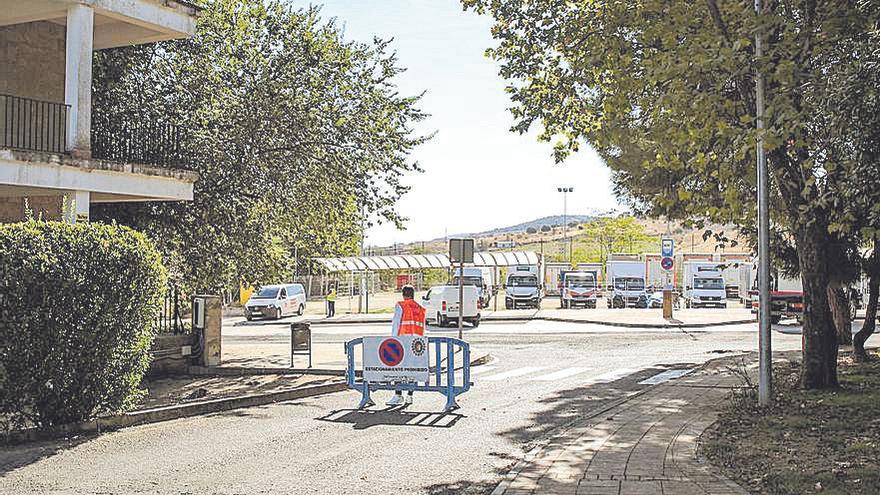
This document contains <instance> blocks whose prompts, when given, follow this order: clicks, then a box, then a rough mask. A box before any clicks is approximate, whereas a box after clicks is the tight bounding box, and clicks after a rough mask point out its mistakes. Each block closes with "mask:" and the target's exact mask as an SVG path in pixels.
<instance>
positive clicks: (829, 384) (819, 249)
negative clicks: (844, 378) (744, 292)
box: [797, 223, 838, 389]
mask: <svg viewBox="0 0 880 495" xmlns="http://www.w3.org/2000/svg"><path fill="white" fill-rule="evenodd" d="M827 243H828V235H827V233H826V232H825V231H824V228H823V226H821V225H817V224H816V223H811V224H808V225H805V226H803V227H801V228H800V229H798V232H797V252H798V258H799V262H800V268H801V280H802V281H803V286H804V326H803V341H802V349H803V360H804V365H803V368H802V369H801V386H802V387H803V388H806V389H821V388H834V387H837V385H838V384H837V329H836V327H835V326H834V318H833V317H832V315H831V309H830V308H829V305H828V281H829V277H828V271H829V266H828V258H827V256H826V254H827V253H826V249H825V246H826V245H827Z"/></svg>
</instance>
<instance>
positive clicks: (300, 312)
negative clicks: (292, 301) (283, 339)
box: [296, 304, 306, 316]
mask: <svg viewBox="0 0 880 495" xmlns="http://www.w3.org/2000/svg"><path fill="white" fill-rule="evenodd" d="M305 312H306V307H305V305H303V304H300V305H299V308H298V309H297V310H296V316H302V315H303V313H305Z"/></svg>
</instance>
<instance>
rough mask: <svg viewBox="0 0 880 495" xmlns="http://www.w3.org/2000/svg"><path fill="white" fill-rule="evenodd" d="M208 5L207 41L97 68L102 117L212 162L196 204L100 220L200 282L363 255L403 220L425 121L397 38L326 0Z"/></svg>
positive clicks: (191, 159) (257, 276) (195, 285)
mask: <svg viewBox="0 0 880 495" xmlns="http://www.w3.org/2000/svg"><path fill="white" fill-rule="evenodd" d="M204 3H205V5H206V6H207V9H206V11H205V12H204V13H203V14H202V16H201V18H200V19H199V24H198V32H197V34H196V35H195V36H194V37H193V38H191V39H186V40H179V41H174V42H165V43H159V44H155V45H150V46H139V47H132V48H120V49H116V50H109V51H102V52H99V53H98V54H97V55H96V60H95V78H94V85H95V92H94V94H95V101H94V106H95V109H94V111H95V114H96V122H101V123H103V125H106V126H107V127H108V128H109V129H111V130H112V129H120V128H124V127H125V126H126V125H127V123H130V122H136V121H144V120H147V121H150V122H159V123H163V124H173V125H174V126H176V127H177V128H179V129H181V130H184V132H183V135H182V140H183V142H182V147H183V152H182V153H181V155H182V156H181V159H180V162H179V163H177V164H174V166H175V167H178V168H185V169H189V170H193V171H195V172H198V174H199V180H198V182H196V185H195V191H194V200H193V201H192V202H185V203H184V202H181V203H149V204H136V205H107V206H104V207H101V208H96V209H95V210H96V211H95V213H94V216H95V217H96V218H97V219H104V220H117V221H119V222H120V223H124V224H127V225H131V226H134V227H136V228H138V229H141V230H143V231H145V232H147V233H148V234H149V235H150V236H151V237H152V238H153V239H154V240H155V241H156V242H157V244H158V246H159V248H160V249H161V250H162V252H163V253H164V255H165V258H166V262H167V264H168V265H169V267H170V268H171V270H172V273H176V274H178V276H179V277H182V278H183V281H184V282H185V284H186V285H187V286H188V287H189V288H190V289H199V290H209V289H213V290H216V289H218V288H221V287H228V286H237V284H238V280H239V278H243V279H245V280H246V281H248V282H256V283H266V282H271V281H273V280H279V279H289V278H290V276H291V275H292V271H293V267H294V266H295V265H299V266H304V265H305V264H307V263H308V260H309V259H310V258H311V257H313V256H317V255H319V254H321V255H341V254H354V253H356V251H357V247H358V245H359V244H360V240H361V236H362V229H363V228H364V227H367V226H370V225H371V222H370V220H369V219H372V218H376V219H379V221H388V222H394V223H398V224H400V223H401V222H402V221H403V220H404V219H403V218H402V217H401V216H400V215H399V214H398V212H397V211H396V209H395V205H396V202H397V200H398V198H399V197H400V196H401V195H402V194H404V193H406V191H407V189H408V188H407V187H406V186H404V185H403V184H402V183H401V182H400V178H401V177H402V175H403V174H405V173H410V172H416V171H419V167H418V165H417V164H416V163H415V162H413V161H412V160H411V158H410V152H411V151H412V150H413V148H415V147H416V146H418V145H419V144H421V143H422V142H424V140H425V139H426V138H425V137H424V136H420V135H417V134H415V133H414V131H413V129H412V125H413V124H414V123H415V122H418V121H420V120H422V119H423V118H424V117H425V115H424V114H423V113H422V112H420V111H419V110H418V109H417V108H416V104H417V102H418V97H406V96H401V95H400V94H399V93H398V90H397V88H396V86H395V83H394V78H395V76H396V75H397V74H399V73H400V72H401V70H402V69H401V68H399V67H398V65H397V60H396V57H395V55H394V54H393V53H389V49H388V42H387V41H382V40H378V39H375V40H373V41H372V42H371V43H360V42H353V41H347V40H345V39H344V38H343V36H342V32H341V29H340V28H339V27H338V26H336V24H335V22H334V21H333V20H330V21H322V20H321V19H320V17H319V10H318V9H317V8H314V7H310V8H308V9H305V10H295V9H293V8H292V7H290V6H288V5H286V4H285V3H284V2H282V1H280V0H267V1H265V2H249V1H244V0H215V1H211V2H204Z"/></svg>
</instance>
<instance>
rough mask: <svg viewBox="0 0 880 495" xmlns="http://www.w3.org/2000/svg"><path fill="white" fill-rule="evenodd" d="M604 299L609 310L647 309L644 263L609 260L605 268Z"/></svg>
mask: <svg viewBox="0 0 880 495" xmlns="http://www.w3.org/2000/svg"><path fill="white" fill-rule="evenodd" d="M605 281H606V283H608V290H607V292H606V298H607V302H608V307H609V308H647V307H648V293H647V292H646V290H645V262H643V261H632V260H611V261H609V262H608V265H607V268H606V275H605Z"/></svg>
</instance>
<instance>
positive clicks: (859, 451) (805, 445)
mask: <svg viewBox="0 0 880 495" xmlns="http://www.w3.org/2000/svg"><path fill="white" fill-rule="evenodd" d="M842 354H843V353H842ZM878 358H880V354H878V353H877V352H876V351H875V352H874V361H873V362H872V363H868V364H855V363H853V362H852V360H851V358H849V357H848V356H842V357H841V359H840V364H839V366H840V367H839V378H840V388H839V389H836V390H826V391H804V390H800V389H798V388H797V379H798V373H799V371H800V368H799V363H797V362H790V363H780V364H778V365H777V366H775V367H774V373H775V386H776V390H775V391H776V395H775V403H774V405H773V407H771V408H770V409H766V410H764V409H760V408H758V407H757V405H756V404H755V400H754V397H753V394H752V393H747V394H745V395H743V394H742V393H740V394H737V395H735V396H734V400H732V401H731V405H730V407H729V409H728V410H727V411H726V412H725V413H724V414H723V415H722V416H721V418H720V420H719V421H718V423H716V424H715V426H714V427H713V428H712V430H711V431H710V432H707V433H706V434H705V435H704V438H703V449H704V452H705V454H706V455H707V456H708V457H709V459H710V460H711V461H712V462H713V463H714V464H716V465H718V466H720V467H721V468H722V469H723V470H724V472H725V474H726V475H727V476H729V477H731V478H733V479H735V480H736V481H738V482H739V483H740V484H741V485H742V486H744V487H748V488H749V489H750V491H752V492H753V493H762V494H763V493H766V494H773V495H776V494H779V495H781V494H809V493H822V494H865V495H868V494H877V493H880V360H878Z"/></svg>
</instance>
